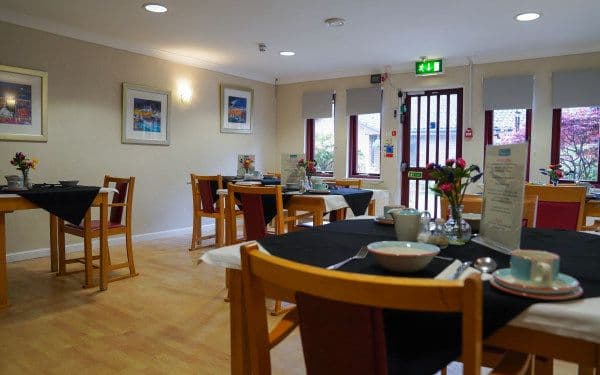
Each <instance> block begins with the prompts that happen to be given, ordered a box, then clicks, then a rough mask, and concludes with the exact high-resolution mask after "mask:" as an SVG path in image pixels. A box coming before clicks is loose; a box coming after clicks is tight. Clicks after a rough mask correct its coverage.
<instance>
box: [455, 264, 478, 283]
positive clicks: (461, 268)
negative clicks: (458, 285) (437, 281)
mask: <svg viewBox="0 0 600 375" xmlns="http://www.w3.org/2000/svg"><path fill="white" fill-rule="evenodd" d="M471 264H473V262H462V264H461V265H460V266H458V268H457V269H456V272H454V275H452V277H451V278H450V280H456V279H458V278H459V277H460V275H462V273H463V272H465V271H466V270H467V268H469V267H470V266H471Z"/></svg>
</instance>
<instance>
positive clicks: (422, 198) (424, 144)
mask: <svg viewBox="0 0 600 375" xmlns="http://www.w3.org/2000/svg"><path fill="white" fill-rule="evenodd" d="M406 107H407V112H406V116H405V122H404V126H403V129H402V174H401V176H402V177H401V179H402V180H401V203H402V204H403V205H405V206H408V207H412V208H416V209H419V210H427V211H429V212H430V213H431V214H432V216H433V217H439V216H440V215H441V211H440V200H439V198H438V197H436V196H435V194H434V193H432V192H431V191H430V190H429V188H430V187H432V186H433V183H434V181H433V180H430V179H429V176H428V174H427V170H426V168H427V164H429V163H439V164H443V163H445V162H446V160H447V159H455V158H456V157H458V156H461V155H462V111H463V102H462V89H448V90H430V91H425V92H420V93H414V94H408V95H407V97H406Z"/></svg>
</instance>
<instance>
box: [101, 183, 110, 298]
mask: <svg viewBox="0 0 600 375" xmlns="http://www.w3.org/2000/svg"><path fill="white" fill-rule="evenodd" d="M108 264H109V261H108V198H107V194H102V202H101V203H100V290H106V288H107V285H108Z"/></svg>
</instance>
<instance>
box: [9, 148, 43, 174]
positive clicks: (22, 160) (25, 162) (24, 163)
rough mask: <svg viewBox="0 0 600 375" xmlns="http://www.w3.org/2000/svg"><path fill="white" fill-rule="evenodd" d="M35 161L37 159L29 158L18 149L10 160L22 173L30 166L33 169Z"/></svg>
mask: <svg viewBox="0 0 600 375" xmlns="http://www.w3.org/2000/svg"><path fill="white" fill-rule="evenodd" d="M37 163H38V161H37V159H33V158H29V157H28V156H27V155H25V154H24V153H22V152H20V151H19V152H17V153H16V154H15V156H14V157H13V158H12V159H11V160H10V164H12V165H14V166H15V167H17V169H18V170H20V171H21V172H23V173H27V171H28V170H29V169H30V168H31V169H35V166H36V165H37Z"/></svg>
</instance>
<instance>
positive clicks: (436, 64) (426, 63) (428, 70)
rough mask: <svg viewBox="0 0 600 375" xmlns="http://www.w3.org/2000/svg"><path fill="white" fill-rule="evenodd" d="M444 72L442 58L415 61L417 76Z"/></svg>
mask: <svg viewBox="0 0 600 375" xmlns="http://www.w3.org/2000/svg"><path fill="white" fill-rule="evenodd" d="M443 72H444V65H443V63H442V59H435V60H422V61H417V62H416V63H415V74H416V75H418V76H429V75H434V74H441V73H443Z"/></svg>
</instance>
